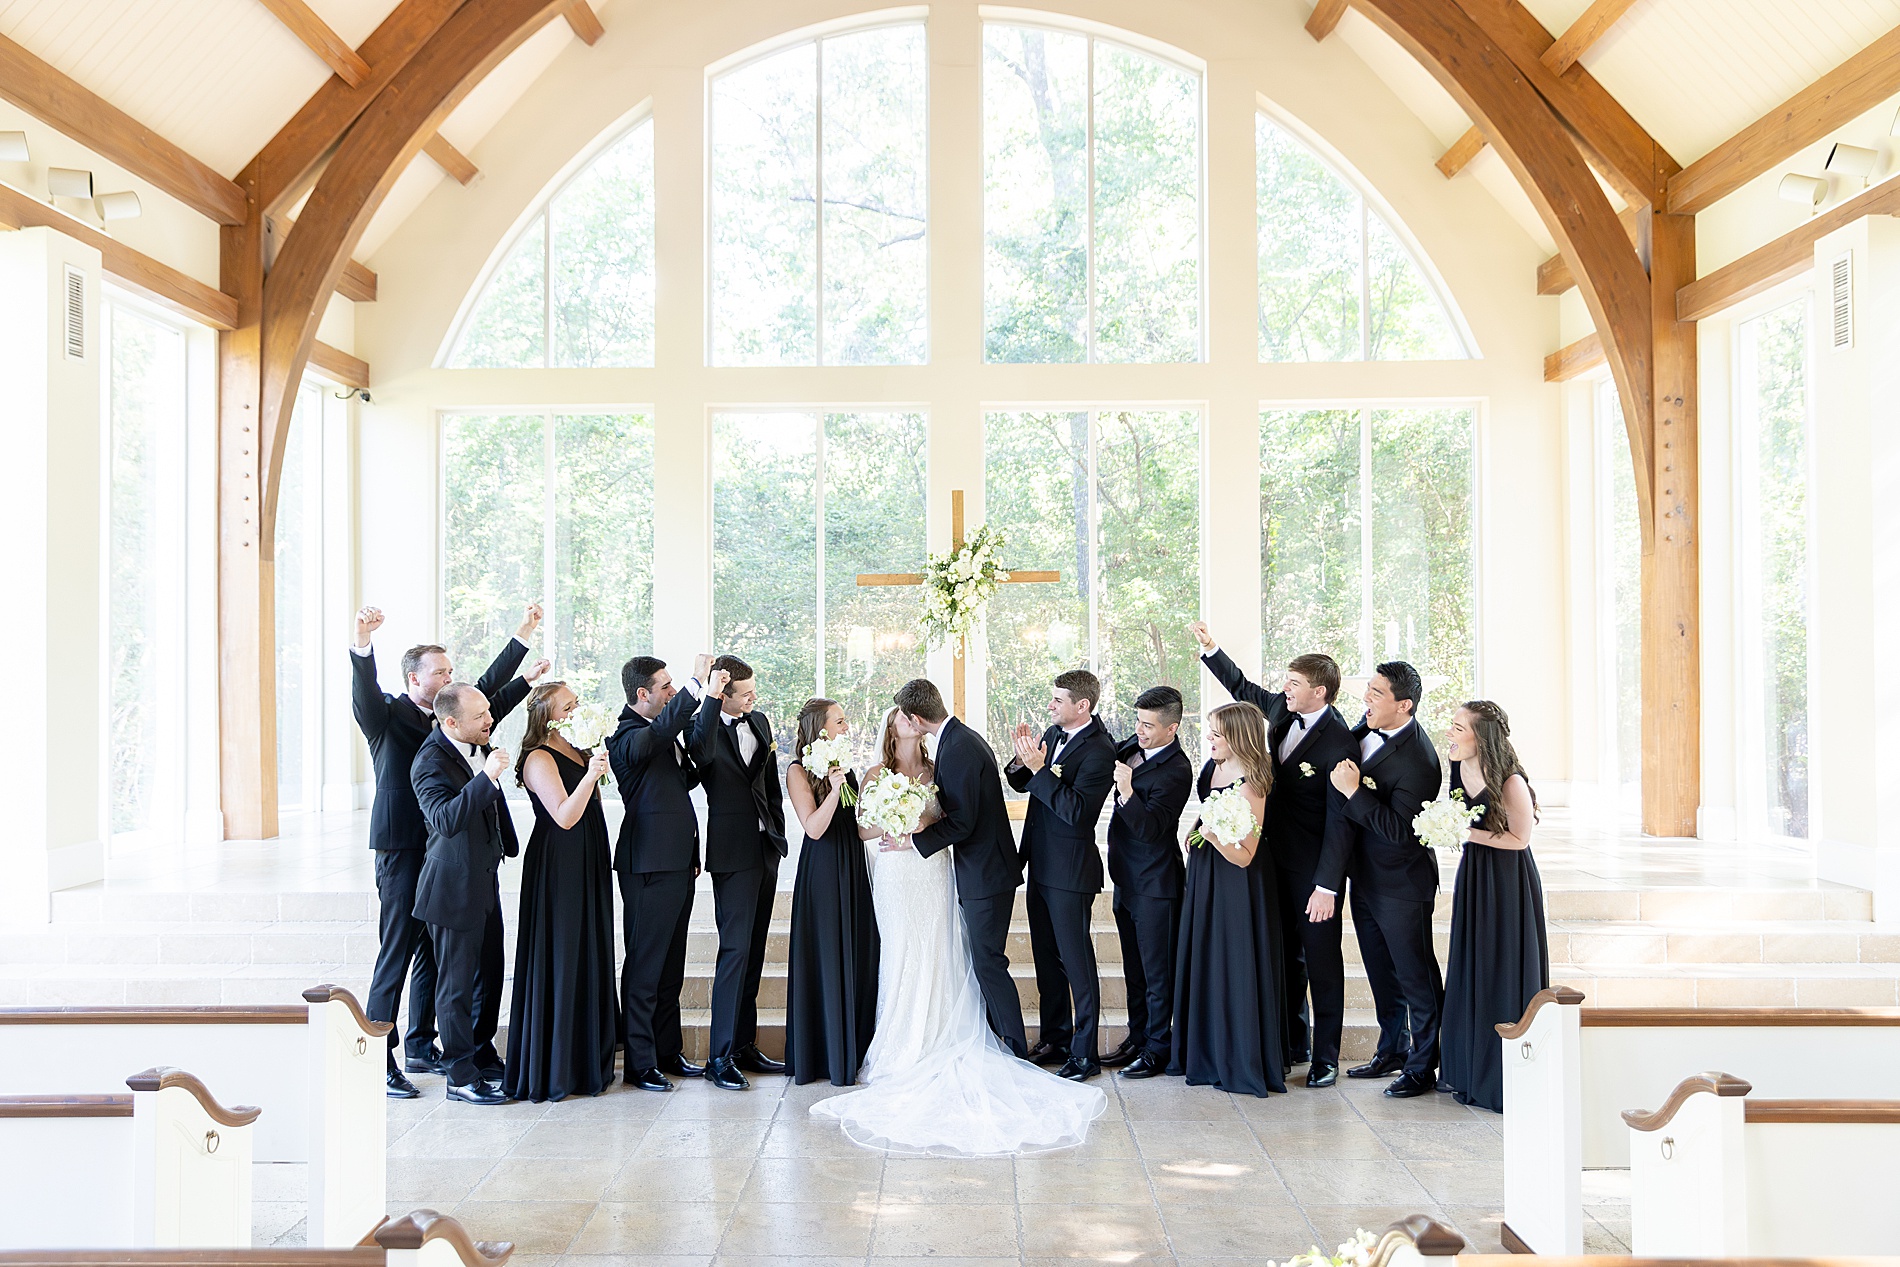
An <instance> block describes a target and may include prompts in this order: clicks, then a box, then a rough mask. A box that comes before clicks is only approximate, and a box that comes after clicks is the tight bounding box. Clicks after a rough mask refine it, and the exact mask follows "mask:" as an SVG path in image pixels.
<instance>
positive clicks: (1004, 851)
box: [911, 717, 1023, 901]
mask: <svg viewBox="0 0 1900 1267" xmlns="http://www.w3.org/2000/svg"><path fill="white" fill-rule="evenodd" d="M936 762H937V799H938V800H939V801H941V802H942V803H943V817H942V818H940V819H938V820H937V821H936V822H934V823H932V824H931V825H930V826H928V827H926V828H924V829H923V830H922V831H920V832H918V833H917V834H916V835H915V836H913V837H911V844H912V845H914V846H915V847H916V849H917V852H918V853H920V854H922V855H923V856H924V857H926V858H928V857H930V856H931V855H932V854H934V853H937V852H938V851H939V850H943V849H948V848H949V847H950V846H952V845H955V846H956V852H954V853H953V854H951V856H950V857H951V865H952V866H954V867H955V868H956V873H957V899H958V900H959V901H964V900H969V899H974V898H985V897H997V896H999V895H1001V894H1004V893H1009V892H1012V891H1013V890H1015V889H1016V888H1017V887H1018V886H1020V885H1021V884H1022V882H1023V860H1022V858H1021V856H1020V855H1018V854H1017V852H1016V838H1015V836H1013V835H1012V834H1011V833H1010V830H1009V810H1008V808H1007V807H1006V806H1005V805H1004V803H1003V779H1002V776H1001V774H999V773H998V772H997V769H996V754H995V753H994V752H992V751H990V745H989V743H988V741H987V740H985V739H984V738H983V736H981V735H979V734H977V733H976V732H975V731H974V730H971V729H970V728H969V727H968V726H966V725H964V724H963V723H962V722H960V721H958V720H957V719H956V718H954V717H952V718H950V719H949V720H948V721H946V722H944V724H943V730H942V731H941V732H939V733H938V735H937V755H936Z"/></svg>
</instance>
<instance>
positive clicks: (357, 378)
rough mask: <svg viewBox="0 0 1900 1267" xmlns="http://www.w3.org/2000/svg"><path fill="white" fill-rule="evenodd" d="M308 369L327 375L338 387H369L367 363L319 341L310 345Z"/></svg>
mask: <svg viewBox="0 0 1900 1267" xmlns="http://www.w3.org/2000/svg"><path fill="white" fill-rule="evenodd" d="M310 368H311V369H313V370H317V371H319V372H321V373H324V374H327V375H329V376H330V377H331V378H333V379H335V380H336V382H337V385H338V386H340V387H349V388H354V389H356V390H358V391H361V390H364V389H366V388H368V387H369V362H368V361H365V360H362V359H360V358H358V357H354V356H351V355H350V354H349V353H348V352H345V351H343V350H342V349H341V348H333V347H331V346H330V345H329V344H327V343H323V342H321V341H319V342H315V343H312V344H311V345H310Z"/></svg>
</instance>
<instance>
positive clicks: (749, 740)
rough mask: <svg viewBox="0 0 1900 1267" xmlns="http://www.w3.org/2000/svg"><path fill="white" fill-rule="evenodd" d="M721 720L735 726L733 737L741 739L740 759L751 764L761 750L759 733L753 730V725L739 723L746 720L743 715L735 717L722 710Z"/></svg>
mask: <svg viewBox="0 0 1900 1267" xmlns="http://www.w3.org/2000/svg"><path fill="white" fill-rule="evenodd" d="M719 720H720V721H722V722H724V723H726V725H728V726H731V727H733V728H734V729H733V732H732V737H733V738H734V739H736V740H738V741H739V760H740V761H742V762H744V763H745V764H746V765H751V764H752V758H753V757H754V756H755V755H756V754H757V753H758V751H759V736H758V734H757V733H756V732H754V731H753V729H752V727H750V726H741V725H740V724H739V723H740V722H742V721H744V720H745V718H744V717H742V716H741V717H734V716H733V715H732V714H730V713H725V712H722V713H720V714H719Z"/></svg>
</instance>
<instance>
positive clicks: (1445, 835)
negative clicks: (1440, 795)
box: [1412, 791, 1484, 853]
mask: <svg viewBox="0 0 1900 1267" xmlns="http://www.w3.org/2000/svg"><path fill="white" fill-rule="evenodd" d="M1483 817H1484V808H1483V807H1482V806H1476V807H1474V806H1470V805H1467V804H1465V794H1464V793H1463V792H1462V791H1457V792H1453V793H1452V794H1451V795H1450V796H1448V797H1446V798H1445V799H1444V800H1442V801H1433V802H1431V803H1430V804H1428V805H1426V806H1425V808H1423V809H1421V810H1420V811H1419V812H1418V813H1417V814H1416V815H1414V816H1413V818H1412V830H1413V831H1415V832H1417V833H1418V842H1419V843H1420V844H1421V845H1424V846H1425V847H1426V848H1427V849H1444V850H1447V851H1448V852H1451V853H1457V852H1459V851H1460V850H1462V849H1463V848H1464V847H1465V841H1466V840H1467V839H1468V838H1469V837H1470V835H1471V824H1473V823H1475V822H1477V821H1478V820H1479V819H1480V818H1483Z"/></svg>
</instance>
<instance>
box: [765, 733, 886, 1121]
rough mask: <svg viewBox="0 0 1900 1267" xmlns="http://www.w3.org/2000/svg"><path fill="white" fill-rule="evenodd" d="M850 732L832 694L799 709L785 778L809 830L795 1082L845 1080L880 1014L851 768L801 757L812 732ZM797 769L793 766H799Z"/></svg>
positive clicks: (797, 938) (792, 1021)
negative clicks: (809, 763) (793, 754)
mask: <svg viewBox="0 0 1900 1267" xmlns="http://www.w3.org/2000/svg"><path fill="white" fill-rule="evenodd" d="M849 730H850V726H849V724H848V723H847V722H846V721H845V716H844V710H843V709H842V708H840V707H838V705H837V704H836V703H835V702H833V701H831V700H828V699H814V700H807V701H806V702H805V707H804V708H802V709H800V710H799V712H798V751H799V754H800V758H801V759H800V761H798V762H795V763H793V765H792V768H791V769H792V772H787V774H786V778H785V787H786V791H787V792H789V793H790V795H791V798H792V809H793V810H794V811H795V812H796V813H797V815H798V821H799V825H800V826H802V827H803V828H804V830H805V843H804V845H803V846H802V847H801V848H800V849H799V851H798V878H797V880H796V881H795V882H794V883H793V886H792V941H791V954H790V959H791V962H790V966H789V973H788V976H787V979H786V983H785V1063H786V1064H787V1065H788V1066H790V1072H791V1075H792V1079H793V1080H794V1081H796V1082H799V1083H806V1082H816V1081H818V1080H819V1079H820V1078H829V1079H830V1080H831V1085H833V1086H834V1087H848V1086H850V1085H852V1084H853V1083H855V1082H856V1081H857V1078H858V1066H859V1065H860V1064H862V1063H863V1062H864V1053H865V1052H866V1050H868V1049H869V1048H870V1046H871V1030H872V1027H873V1025H874V1024H875V1023H876V1021H877V953H878V942H877V915H876V913H875V912H874V911H873V910H872V907H871V873H870V870H869V869H868V868H867V867H866V866H865V862H864V842H863V841H861V840H859V839H858V812H857V810H856V809H854V808H852V807H851V806H849V805H846V804H844V803H843V800H842V793H843V789H844V788H846V787H849V788H851V789H852V790H853V792H855V791H856V790H857V786H858V781H857V778H856V777H855V776H854V775H852V774H851V772H850V771H848V770H842V769H839V770H833V771H831V773H830V774H829V776H827V777H824V778H819V777H816V776H814V775H812V774H811V773H809V772H808V771H807V770H806V769H805V766H804V764H803V759H802V758H803V754H804V752H805V749H806V748H807V747H809V746H810V745H811V743H812V741H813V740H815V739H819V738H827V739H837V738H839V737H841V736H842V735H844V734H845V733H846V732H847V731H849ZM793 772H796V773H793Z"/></svg>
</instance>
